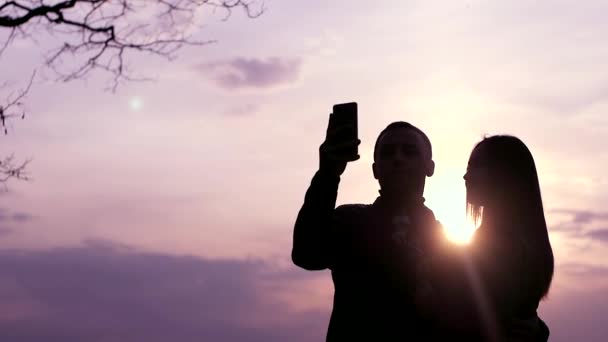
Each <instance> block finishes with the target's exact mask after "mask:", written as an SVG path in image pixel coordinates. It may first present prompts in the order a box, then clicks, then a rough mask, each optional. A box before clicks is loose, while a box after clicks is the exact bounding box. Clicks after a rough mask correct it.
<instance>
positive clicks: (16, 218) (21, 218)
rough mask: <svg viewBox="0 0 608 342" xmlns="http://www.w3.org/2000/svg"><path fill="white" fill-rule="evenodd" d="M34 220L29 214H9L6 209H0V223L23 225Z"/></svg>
mask: <svg viewBox="0 0 608 342" xmlns="http://www.w3.org/2000/svg"><path fill="white" fill-rule="evenodd" d="M33 218H34V216H32V215H31V214H28V213H24V212H15V213H11V212H10V210H8V209H7V208H0V222H16V223H24V222H27V221H30V220H32V219H33Z"/></svg>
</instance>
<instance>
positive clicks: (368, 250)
mask: <svg viewBox="0 0 608 342" xmlns="http://www.w3.org/2000/svg"><path fill="white" fill-rule="evenodd" d="M345 129H348V127H336V128H335V129H333V128H331V127H328V130H327V135H326V138H325V141H324V142H323V144H322V145H321V147H320V148H319V170H318V171H317V172H316V173H315V175H314V177H313V179H312V181H311V184H310V187H309V188H308V190H307V192H306V196H305V199H304V204H303V206H302V208H301V209H300V212H299V213H298V217H297V220H296V223H295V227H294V235H293V249H292V260H293V262H294V263H295V264H296V265H297V266H299V267H302V268H304V269H306V270H323V269H330V270H331V275H332V280H333V283H334V290H335V292H334V304H333V310H332V314H331V319H330V322H329V328H328V331H327V341H347V340H349V339H350V340H356V341H359V340H368V341H408V340H415V339H416V336H418V332H419V331H421V330H422V329H423V328H424V326H425V324H424V320H423V319H421V317H420V314H419V313H418V312H417V310H416V308H415V305H414V296H413V292H414V289H415V288H416V278H417V277H416V272H417V271H416V270H417V267H416V265H417V264H418V260H419V259H418V258H419V256H420V255H421V254H425V253H426V252H427V251H430V250H431V249H432V248H433V246H434V242H435V241H436V239H437V236H438V234H441V229H440V225H439V223H438V222H437V221H436V220H435V216H434V215H433V212H432V211H431V210H430V209H428V208H427V207H426V206H425V205H424V198H423V192H424V185H425V180H426V177H431V176H432V175H433V172H434V169H435V164H434V162H433V160H432V147H431V143H430V141H429V139H428V137H427V136H426V134H425V133H424V132H422V131H421V130H420V129H418V128H416V127H415V126H413V125H411V124H409V123H406V122H402V121H399V122H393V123H391V124H390V125H388V126H387V127H386V128H385V129H384V130H383V131H382V132H381V133H380V135H379V136H378V138H377V140H376V144H375V147H374V163H373V165H372V170H373V174H374V178H375V179H377V180H378V183H379V185H380V191H379V192H380V196H379V197H377V199H376V200H375V201H374V202H373V204H347V205H341V206H339V207H337V208H335V205H336V198H337V192H338V185H339V182H340V176H341V175H342V173H343V172H344V170H345V168H346V165H347V163H348V162H350V161H353V160H356V159H358V158H359V156H355V157H354V158H353V156H352V152H351V151H352V147H353V146H357V145H359V144H360V141H359V140H354V141H344V139H343V138H340V137H341V136H343V135H341V134H340V131H343V130H345Z"/></svg>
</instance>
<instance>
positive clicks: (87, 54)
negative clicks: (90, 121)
mask: <svg viewBox="0 0 608 342" xmlns="http://www.w3.org/2000/svg"><path fill="white" fill-rule="evenodd" d="M205 8H207V9H211V10H213V11H214V12H215V11H216V10H222V11H225V13H226V15H225V16H224V17H223V20H226V19H228V18H229V17H230V16H231V15H232V12H233V11H234V10H235V9H239V8H240V9H242V10H243V11H244V13H245V15H246V16H247V17H249V18H257V17H259V16H260V15H262V13H263V12H264V11H265V8H264V3H263V0H11V1H7V0H0V34H3V35H2V36H0V58H1V57H2V56H3V54H4V53H5V52H6V51H7V49H9V48H10V46H11V45H12V44H13V43H14V42H15V41H16V40H18V39H23V38H27V39H31V40H33V41H34V42H38V39H37V38H39V37H41V36H43V34H48V35H50V36H51V37H52V38H57V39H58V43H57V44H56V45H54V46H52V47H50V48H49V50H46V51H48V53H47V55H46V57H45V61H44V66H45V68H48V69H49V70H52V71H53V72H54V73H55V74H56V75H57V81H61V82H70V81H73V80H76V79H83V78H86V77H87V76H89V75H90V74H91V73H92V72H94V71H99V72H102V73H106V74H108V75H109V79H110V86H109V87H108V88H109V89H111V90H112V91H115V90H116V89H117V87H118V86H119V85H120V84H121V83H122V82H123V81H142V80H148V78H146V77H138V76H136V75H134V74H132V72H131V68H129V65H128V60H129V58H128V57H129V54H130V53H134V54H147V55H154V56H159V57H162V58H165V59H167V60H172V59H173V58H175V57H176V53H177V52H178V51H179V50H180V49H181V48H182V47H184V46H202V45H206V44H211V43H213V42H214V41H213V40H196V39H192V36H193V35H194V34H195V33H196V30H197V29H198V27H197V23H196V18H197V14H199V13H200V11H201V10H203V9H205ZM43 37H45V38H46V36H43ZM41 40H42V39H41ZM45 43H46V44H48V42H47V41H45ZM35 75H36V72H35V71H34V72H33V73H32V76H31V77H30V79H29V83H27V86H26V87H25V88H24V89H21V90H19V91H16V92H14V93H10V94H9V96H8V97H7V98H6V101H5V103H4V104H2V103H0V128H1V129H2V130H3V131H4V134H7V133H8V130H7V126H6V125H7V120H8V119H11V118H14V117H21V118H24V117H25V104H24V101H23V100H24V99H25V97H26V95H27V94H28V92H29V91H30V88H31V86H32V83H33V80H34V77H35ZM8 86H9V84H8V83H5V84H4V85H0V88H1V89H6V88H7V87H8ZM28 162H29V161H26V162H24V163H22V164H15V163H14V158H13V156H12V155H11V156H10V157H7V158H5V159H4V160H0V184H5V183H6V181H7V180H8V179H10V178H15V179H28V177H27V175H26V174H25V167H26V165H27V164H28Z"/></svg>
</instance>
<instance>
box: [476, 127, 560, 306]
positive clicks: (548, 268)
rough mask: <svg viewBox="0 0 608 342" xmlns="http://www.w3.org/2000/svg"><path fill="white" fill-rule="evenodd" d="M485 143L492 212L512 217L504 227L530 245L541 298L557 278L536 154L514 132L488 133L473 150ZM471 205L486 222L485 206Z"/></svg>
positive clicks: (478, 217)
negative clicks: (535, 158) (491, 134)
mask: <svg viewBox="0 0 608 342" xmlns="http://www.w3.org/2000/svg"><path fill="white" fill-rule="evenodd" d="M481 147H483V154H482V155H483V157H482V159H483V160H482V161H481V163H482V164H483V166H485V167H487V169H488V176H489V177H488V178H489V182H491V183H492V184H490V186H489V187H488V188H487V191H489V192H492V193H491V194H485V195H489V197H491V198H492V201H493V208H492V213H493V214H495V215H496V216H497V217H499V218H500V219H502V220H506V221H508V222H503V224H504V225H505V227H501V228H503V229H504V228H508V229H510V230H511V231H510V232H509V233H510V234H516V235H517V236H519V237H521V238H522V239H523V240H524V242H525V243H526V245H527V246H528V248H527V249H528V251H529V252H530V253H531V256H533V258H534V260H530V264H529V265H530V266H531V267H533V268H534V269H533V270H532V271H533V274H536V275H537V276H538V278H537V282H536V284H535V288H536V290H537V291H538V294H539V295H540V298H542V297H545V296H546V295H547V293H548V291H549V287H550V286H551V280H552V279H553V267H554V265H553V264H554V259H553V250H552V248H551V243H550V241H549V233H548V230H547V223H546V221H545V214H544V209H543V201H542V197H541V192H540V185H539V181H538V174H537V172H536V165H535V163H534V158H533V157H532V154H531V153H530V150H529V149H528V148H527V147H526V145H525V144H524V143H523V142H522V141H521V140H520V139H518V138H516V137H514V136H510V135H495V136H490V137H486V138H484V139H483V140H482V141H481V142H479V143H478V144H477V145H476V146H475V149H473V151H475V150H476V149H479V148H481ZM484 197H487V196H484ZM467 207H468V211H469V214H470V215H471V216H472V217H473V219H474V220H476V221H479V220H481V224H482V226H483V221H484V210H483V208H482V207H480V206H478V205H474V204H471V203H467ZM495 223H496V222H495ZM484 228H485V227H484ZM491 228H494V229H497V228H499V227H491ZM491 228H490V229H491ZM486 233H489V234H491V233H490V232H489V231H488V232H486ZM540 298H539V299H540Z"/></svg>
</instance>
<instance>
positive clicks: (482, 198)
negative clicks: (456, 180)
mask: <svg viewBox="0 0 608 342" xmlns="http://www.w3.org/2000/svg"><path fill="white" fill-rule="evenodd" d="M463 178H464V181H465V186H466V189H467V202H469V203H471V204H474V205H479V206H482V205H484V204H485V203H486V202H487V199H488V198H487V196H488V190H489V183H490V175H489V170H488V167H487V162H486V158H485V155H484V148H483V147H482V146H478V147H477V148H475V149H474V150H473V152H472V153H471V156H470V158H469V163H468V165H467V172H466V173H465V175H464V177H463Z"/></svg>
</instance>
